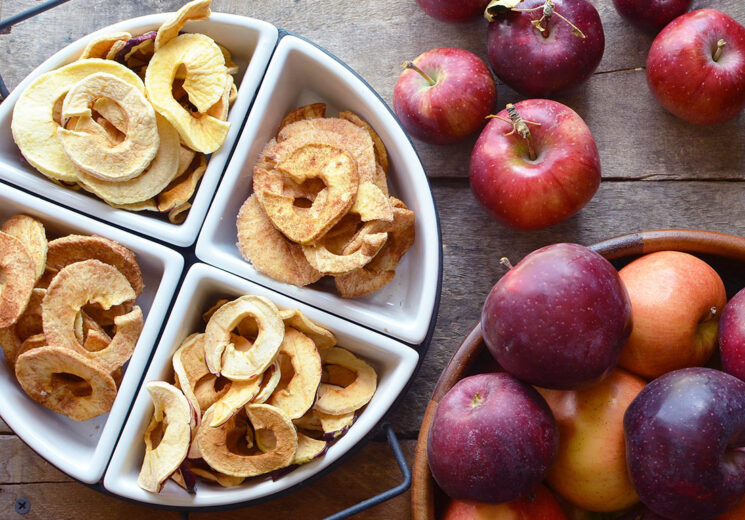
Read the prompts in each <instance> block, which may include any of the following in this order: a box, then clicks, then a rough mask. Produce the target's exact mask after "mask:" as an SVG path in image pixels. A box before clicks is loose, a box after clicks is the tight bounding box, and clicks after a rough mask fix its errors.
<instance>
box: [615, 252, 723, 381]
mask: <svg viewBox="0 0 745 520" xmlns="http://www.w3.org/2000/svg"><path fill="white" fill-rule="evenodd" d="M619 274H620V275H621V280H623V282H624V284H625V285H626V289H627V290H628V293H629V297H630V298H631V308H632V314H633V323H634V325H633V329H632V330H631V336H630V337H629V340H628V342H627V343H626V346H625V347H624V348H623V349H622V350H621V358H620V359H619V362H618V364H619V366H621V367H623V368H626V369H628V370H630V371H632V372H634V373H636V374H639V375H640V376H642V377H646V378H648V379H653V378H655V377H658V376H661V375H662V374H665V373H667V372H670V371H672V370H678V369H680V368H687V367H693V366H700V365H703V364H705V363H706V362H707V361H708V359H709V357H711V354H712V352H713V351H714V347H715V344H716V338H717V330H718V324H719V316H720V315H721V313H722V309H723V308H724V305H725V303H727V295H726V292H725V289H724V283H723V282H722V279H721V278H720V277H719V275H718V274H717V272H716V271H715V270H714V269H713V268H712V267H711V266H710V265H709V264H707V263H706V262H704V261H703V260H701V259H700V258H697V257H695V256H693V255H690V254H688V253H682V252H680V251H659V252H656V253H652V254H649V255H645V256H642V257H641V258H637V259H636V260H634V261H633V262H631V263H630V264H628V265H627V266H626V267H624V268H623V269H621V271H620V272H619Z"/></svg>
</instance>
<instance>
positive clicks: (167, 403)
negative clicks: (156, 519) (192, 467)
mask: <svg viewBox="0 0 745 520" xmlns="http://www.w3.org/2000/svg"><path fill="white" fill-rule="evenodd" d="M145 388H147V391H148V392H150V398H151V399H152V400H153V407H154V411H153V419H152V421H150V425H149V426H148V427H147V430H145V458H144V460H143V461H142V468H141V469H140V475H139V476H138V478H137V484H138V485H139V486H140V487H141V488H142V489H144V490H145V491H150V492H151V493H158V492H159V491H160V489H161V488H162V487H163V483H164V482H165V481H166V480H168V477H170V476H171V474H173V472H175V471H176V470H177V469H178V468H179V466H180V465H181V463H182V462H183V461H184V459H185V458H186V454H187V452H188V450H189V442H190V440H191V428H190V426H189V423H190V422H191V414H192V411H191V408H190V407H189V401H187V400H186V397H184V394H183V393H181V391H180V390H179V389H178V388H176V387H175V386H173V385H169V384H168V383H166V382H164V381H151V382H149V383H148V384H147V385H145ZM158 431H160V432H162V438H161V439H160V442H157V445H155V446H154V444H155V443H154V442H153V441H154V439H153V434H155V433H156V432H158Z"/></svg>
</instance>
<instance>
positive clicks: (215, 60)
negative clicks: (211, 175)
mask: <svg viewBox="0 0 745 520" xmlns="http://www.w3.org/2000/svg"><path fill="white" fill-rule="evenodd" d="M156 47H157V44H156ZM181 65H185V66H186V71H187V73H186V78H185V79H184V84H183V88H184V90H186V92H187V93H188V94H189V102H190V103H192V104H193V105H194V106H195V107H196V108H197V111H198V113H197V114H192V113H191V112H189V111H188V110H186V109H185V108H184V107H182V106H181V105H180V104H179V102H178V101H177V100H176V99H174V97H173V90H172V84H173V79H174V77H175V75H176V71H177V70H178V68H179V67H180V66H181ZM226 75H227V69H226V67H225V58H224V57H223V55H222V52H221V51H220V48H219V47H218V46H217V44H216V43H215V42H214V41H213V40H212V39H211V38H210V37H208V36H205V35H203V34H182V35H180V36H177V37H176V38H174V39H172V40H170V41H169V42H168V43H167V44H165V45H163V46H162V47H160V48H158V49H157V50H156V51H155V54H154V55H153V57H152V59H151V60H150V63H149V65H148V67H147V73H146V74H145V88H146V90H147V95H148V99H150V101H151V102H152V104H153V106H154V107H155V110H157V111H158V113H160V114H161V115H162V116H163V117H165V118H166V119H168V121H170V123H171V124H172V125H173V126H174V127H176V130H178V133H179V135H180V136H181V138H182V139H183V140H184V142H185V143H186V144H187V145H188V146H189V147H190V148H192V149H193V150H196V151H198V152H202V153H212V152H214V151H216V150H217V149H218V148H220V146H222V143H223V142H224V141H225V137H226V136H227V133H228V129H229V128H230V123H228V122H226V121H221V120H219V119H217V118H215V117H212V116H210V115H207V114H206V113H205V112H206V111H207V110H208V109H209V108H210V107H211V106H212V105H214V104H215V103H216V102H217V101H218V100H219V99H220V97H221V96H222V94H223V92H224V90H225V76H226Z"/></svg>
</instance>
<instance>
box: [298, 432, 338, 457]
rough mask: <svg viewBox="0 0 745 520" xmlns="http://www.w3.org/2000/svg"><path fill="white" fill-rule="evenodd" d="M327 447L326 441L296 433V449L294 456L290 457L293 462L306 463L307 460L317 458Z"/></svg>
mask: <svg viewBox="0 0 745 520" xmlns="http://www.w3.org/2000/svg"><path fill="white" fill-rule="evenodd" d="M328 448H329V443H328V442H326V441H319V440H316V439H314V438H312V437H308V436H307V435H303V434H302V433H298V434H297V451H296V452H295V457H294V458H293V459H292V463H293V464H298V465H300V464H307V463H308V462H310V461H312V460H314V459H317V458H318V457H320V456H321V455H323V454H324V453H326V450H328Z"/></svg>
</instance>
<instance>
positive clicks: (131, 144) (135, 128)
mask: <svg viewBox="0 0 745 520" xmlns="http://www.w3.org/2000/svg"><path fill="white" fill-rule="evenodd" d="M102 97H105V98H109V99H111V100H113V101H115V102H116V103H117V104H118V105H119V107H120V108H121V109H122V111H123V112H124V115H125V117H126V118H127V133H126V137H125V139H124V141H122V142H121V143H119V144H117V145H116V146H113V147H112V146H111V145H110V143H109V142H108V139H106V140H104V139H101V138H99V137H98V136H95V135H93V134H89V133H85V132H78V131H76V130H68V129H66V128H60V129H59V131H58V134H57V135H58V136H59V138H60V140H61V142H62V147H63V148H64V149H65V152H66V153H67V156H68V157H69V158H70V160H71V161H72V162H73V164H75V166H77V167H78V168H80V169H81V170H83V171H84V172H86V173H88V174H90V175H92V176H94V177H97V178H99V179H102V180H106V181H113V182H122V181H126V180H129V179H132V178H134V177H136V176H138V175H140V174H141V173H142V172H143V171H144V170H145V168H147V166H148V165H149V164H150V162H151V161H152V160H153V158H154V157H155V154H157V153H158V148H159V145H160V137H159V136H158V130H159V129H158V126H157V123H156V121H155V110H154V109H153V106H152V105H151V104H150V103H149V102H148V100H147V99H146V98H145V95H144V94H143V93H142V91H141V90H139V89H138V88H136V87H134V86H133V85H131V84H130V83H127V82H126V81H124V80H121V79H119V78H118V77H116V76H114V75H112V74H108V73H105V72H99V73H96V74H91V75H90V76H88V77H86V78H85V79H83V80H81V81H80V82H78V83H77V84H76V85H75V86H74V87H72V88H71V89H70V91H69V92H68V93H67V96H65V101H64V103H63V104H62V118H63V120H67V119H69V118H71V117H79V118H89V119H91V118H92V117H93V113H92V110H91V108H92V106H93V104H94V103H95V101H96V100H97V99H99V98H102ZM135 202H136V201H135Z"/></svg>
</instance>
